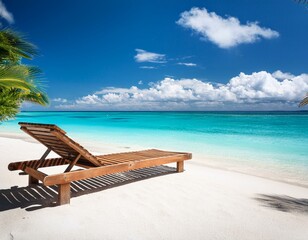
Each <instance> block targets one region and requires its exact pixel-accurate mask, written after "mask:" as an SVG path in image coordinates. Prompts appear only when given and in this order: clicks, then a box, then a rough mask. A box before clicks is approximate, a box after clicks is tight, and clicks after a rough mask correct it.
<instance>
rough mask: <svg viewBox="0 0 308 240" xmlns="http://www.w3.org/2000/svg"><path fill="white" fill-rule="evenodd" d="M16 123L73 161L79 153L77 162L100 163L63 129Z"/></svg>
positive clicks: (96, 164)
mask: <svg viewBox="0 0 308 240" xmlns="http://www.w3.org/2000/svg"><path fill="white" fill-rule="evenodd" d="M18 124H19V125H20V126H21V128H20V129H21V130H23V131H24V132H26V133H28V134H29V135H30V136H32V137H33V138H35V139H36V140H38V141H39V142H40V143H42V144H43V145H45V146H46V147H47V148H49V149H51V150H52V151H54V152H55V153H57V154H58V155H60V156H61V157H63V158H65V159H67V160H71V161H73V160H74V159H75V158H76V157H77V156H78V155H79V154H81V157H80V158H79V160H78V162H83V163H85V165H89V166H91V165H92V166H100V165H101V163H100V162H99V161H98V160H97V158H96V157H95V156H93V155H92V154H91V153H90V152H88V151H87V150H86V149H84V148H83V147H82V146H81V145H79V144H78V143H76V142H75V141H73V140H72V139H71V138H69V137H68V136H67V135H66V132H65V131H63V130H62V129H61V128H59V127H58V126H56V125H54V124H37V123H25V122H20V123H18ZM87 163H88V164H87Z"/></svg>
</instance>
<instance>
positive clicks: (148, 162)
mask: <svg viewBox="0 0 308 240" xmlns="http://www.w3.org/2000/svg"><path fill="white" fill-rule="evenodd" d="M19 125H20V126H21V130H23V131H24V132H26V133H27V134H29V135H30V136H32V137H33V138H35V139H36V140H37V141H39V142H40V143H42V144H43V145H45V146H46V147H47V151H46V152H45V153H44V154H43V156H42V157H41V159H38V160H30V161H22V162H13V163H10V164H9V166H8V168H9V170H11V171H13V170H22V171H24V172H26V173H27V174H29V184H36V183H38V181H41V182H42V183H43V184H44V185H46V186H50V185H59V199H58V200H59V204H60V205H61V204H66V203H69V201H70V187H69V186H70V183H71V182H72V181H77V180H82V179H87V178H93V177H97V176H102V175H106V174H112V173H119V172H125V171H130V170H135V169H140V168H147V167H153V166H158V165H162V164H167V163H172V162H176V164H177V171H178V172H182V171H183V170H184V168H183V166H184V164H183V162H184V161H185V160H189V159H191V158H192V155H191V153H183V152H170V151H163V150H158V149H149V150H143V151H134V152H124V153H113V154H105V155H98V156H94V155H92V154H91V153H90V152H89V151H87V150H86V149H85V148H83V147H82V146H81V145H79V144H78V143H77V142H75V141H73V140H72V139H71V138H69V137H68V136H67V135H66V132H65V131H64V130H62V129H61V128H59V127H58V126H56V125H54V124H38V123H22V122H21V123H19ZM50 151H53V152H55V153H57V154H58V155H59V156H60V158H50V159H46V157H47V155H48V154H49V153H50ZM59 165H68V167H67V168H66V170H65V172H64V173H59V174H53V175H47V174H45V173H42V172H41V171H39V170H38V169H39V168H42V167H51V166H59ZM74 165H76V166H80V167H83V168H84V169H83V170H78V171H71V170H72V168H73V166H74Z"/></svg>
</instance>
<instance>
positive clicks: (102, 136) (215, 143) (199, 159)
mask: <svg viewBox="0 0 308 240" xmlns="http://www.w3.org/2000/svg"><path fill="white" fill-rule="evenodd" d="M19 121H22V122H35V123H53V124H57V125H59V126H60V127H61V128H63V129H64V130H65V131H66V132H67V133H68V135H69V136H71V137H73V138H74V139H75V140H76V141H77V142H78V139H87V140H89V141H95V142H102V148H103V144H104V143H108V144H113V145H116V146H121V147H127V148H129V147H132V146H140V147H144V148H161V149H167V150H175V151H188V152H192V153H193V156H194V161H193V162H195V163H196V164H205V165H209V166H213V167H218V168H224V169H228V170H232V171H238V172H242V173H247V174H253V175H257V176H262V177H266V178H272V179H276V180H280V181H286V182H290V183H294V184H300V185H303V186H306V187H308V113H307V112H21V113H20V114H19V115H18V116H17V118H16V119H14V120H10V121H8V122H5V123H2V124H1V125H0V134H1V132H2V133H4V132H20V130H19V126H18V124H17V123H18V122H19ZM205 174H206V173H205Z"/></svg>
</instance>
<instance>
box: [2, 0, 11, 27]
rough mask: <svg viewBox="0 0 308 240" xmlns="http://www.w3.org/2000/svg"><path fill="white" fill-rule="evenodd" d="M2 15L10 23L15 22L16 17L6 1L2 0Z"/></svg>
mask: <svg viewBox="0 0 308 240" xmlns="http://www.w3.org/2000/svg"><path fill="white" fill-rule="evenodd" d="M0 17H2V18H4V19H5V20H6V21H8V23H10V24H12V23H14V17H13V14H12V13H10V12H9V11H8V10H7V9H6V7H5V5H4V3H3V2H2V1H1V0H0Z"/></svg>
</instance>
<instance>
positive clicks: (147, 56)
mask: <svg viewBox="0 0 308 240" xmlns="http://www.w3.org/2000/svg"><path fill="white" fill-rule="evenodd" d="M136 51H137V54H136V55H135V60H136V62H140V63H141V62H151V63H165V62H166V55H165V54H160V53H153V52H148V51H145V50H143V49H136Z"/></svg>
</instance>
